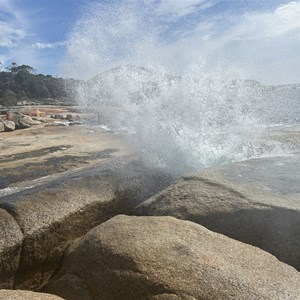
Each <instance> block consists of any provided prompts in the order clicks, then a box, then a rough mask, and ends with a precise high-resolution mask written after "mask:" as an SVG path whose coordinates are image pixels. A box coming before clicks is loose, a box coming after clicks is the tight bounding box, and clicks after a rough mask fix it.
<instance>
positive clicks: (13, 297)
mask: <svg viewBox="0 0 300 300" xmlns="http://www.w3.org/2000/svg"><path fill="white" fill-rule="evenodd" d="M0 300H63V298H60V297H58V296H54V295H50V294H44V293H34V292H30V291H20V290H14V291H12V290H0Z"/></svg>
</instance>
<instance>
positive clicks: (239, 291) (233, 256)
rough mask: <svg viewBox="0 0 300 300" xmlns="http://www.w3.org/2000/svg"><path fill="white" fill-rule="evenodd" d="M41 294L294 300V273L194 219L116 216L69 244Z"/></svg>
mask: <svg viewBox="0 0 300 300" xmlns="http://www.w3.org/2000/svg"><path fill="white" fill-rule="evenodd" d="M78 285H79V286H81V287H82V289H83V288H85V290H86V294H85V296H84V297H83V298H80V297H78V294H77V287H78ZM44 290H45V291H46V292H50V293H53V294H58V295H60V296H62V297H64V298H65V299H68V300H71V299H72V300H74V299H76V300H79V299H80V300H81V299H82V300H90V299H93V300H97V299H99V300H100V299H107V300H113V299H118V300H119V299H135V300H139V299H210V300H216V299H223V300H226V299H239V300H249V299H264V300H267V299H269V300H274V299H277V300H281V299H282V300H283V299H300V298H299V295H300V274H299V272H297V271H296V270H295V269H294V268H292V267H290V266H288V265H285V264H284V263H281V262H280V261H278V260H277V259H276V258H275V257H274V256H272V255H270V254H269V253H266V252H264V251H262V250H260V249H258V248H255V247H253V246H250V245H246V244H243V243H241V242H238V241H235V240H232V239H230V238H228V237H226V236H223V235H220V234H218V233H214V232H211V231H209V230H207V229H206V228H204V227H202V226H200V225H198V224H195V223H193V222H189V221H182V220H178V219H175V218H173V217H129V216H122V215H119V216H116V217H114V218H112V219H110V220H109V221H107V222H105V223H103V224H101V225H99V226H98V227H96V228H94V229H92V230H91V231H90V232H89V233H87V234H86V235H85V236H84V237H82V238H81V239H79V240H77V241H75V242H74V243H73V244H72V245H71V246H70V247H69V249H68V251H67V252H66V254H65V256H64V258H63V264H62V268H61V270H60V272H59V273H58V274H57V275H56V276H55V277H54V278H53V279H52V281H51V282H50V283H49V285H48V286H47V287H45V289H44ZM89 294H90V297H89V298H87V295H89Z"/></svg>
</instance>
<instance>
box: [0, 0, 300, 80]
mask: <svg viewBox="0 0 300 300" xmlns="http://www.w3.org/2000/svg"><path fill="white" fill-rule="evenodd" d="M125 6H126V7H127V8H126V9H125V8H124V7H125ZM106 7H108V8H109V7H110V8H111V7H113V8H112V9H110V10H109V9H107V8H106ZM128 7H129V8H128ZM132 7H134V9H133V10H134V13H131V10H132ZM118 8H120V9H119V10H118ZM121 8H122V9H121ZM140 15H142V16H140ZM122 18H123V19H125V20H126V22H125V21H124V20H123V19H122ZM141 18H142V19H143V20H144V24H143V26H142V27H143V28H142V29H141V28H140V27H141V23H139V21H138V20H140V19H141ZM120 19H122V20H123V21H122V22H121V21H120ZM145 20H146V21H145ZM137 24H139V25H137ZM103 27H107V28H108V29H110V30H108V29H106V28H105V29H104V28H103ZM121 27H122V28H121ZM150 27H151V29H150ZM141 35H142V36H143V38H142V39H143V44H142V43H140V42H138V41H135V40H134V39H139V38H140V37H141ZM120 36H121V37H120ZM125 40H126V43H125V45H124V41H125ZM127 44H130V45H131V47H132V45H134V47H135V49H142V50H140V52H139V53H138V54H137V52H136V51H135V52H134V56H135V58H139V59H135V60H132V59H131V60H130V59H129V58H130V55H128V53H129V52H130V53H131V55H132V56H133V52H132V49H130V48H129V46H128V45H127ZM96 45H97V47H96ZM154 45H155V46H154ZM89 48H91V51H89ZM92 50H93V51H92ZM112 53H113V54H112ZM141 53H143V55H142V54H141ZM199 53H201V55H200V54H199ZM299 53H300V0H296V1H290V0H123V1H122V0H110V1H109V0H98V1H97V0H0V62H1V63H2V65H0V67H1V68H2V69H3V68H4V67H7V66H8V65H9V64H10V63H11V62H16V63H17V64H28V65H31V66H33V67H34V68H35V69H36V70H37V72H38V73H44V74H51V75H54V76H66V75H69V76H73V75H74V73H75V72H76V74H79V73H81V72H80V71H78V70H79V69H78V67H77V68H74V70H71V71H70V72H66V71H65V70H64V67H63V66H65V65H66V62H67V63H68V64H74V65H76V66H79V62H82V61H86V65H87V70H88V71H91V70H92V73H95V72H96V69H97V70H101V71H103V70H105V69H106V68H109V67H112V66H114V64H120V63H126V62H128V61H132V62H135V63H139V64H143V61H144V60H145V61H146V60H148V61H150V60H152V61H157V62H159V61H160V60H161V61H162V63H164V62H167V61H168V63H169V65H170V66H172V67H174V71H178V70H180V69H183V67H184V66H186V65H189V64H190V62H191V61H201V60H202V61H206V65H208V64H209V65H210V66H212V65H214V66H215V69H218V68H219V69H220V68H221V69H223V70H225V69H227V70H228V69H233V68H236V69H238V70H241V72H242V73H243V74H244V76H245V77H247V78H251V79H257V80H260V81H263V82H265V83H276V84H277V83H293V82H300V76H299V72H300V56H299ZM97 55H98V56H99V58H97ZM125 56H126V59H124V57H125ZM103 57H105V59H104V58H103ZM171 57H172V59H171ZM100 58H101V59H100ZM89 65H90V67H89ZM93 65H97V68H94V69H95V70H93V68H92V66H93ZM100 65H101V67H99V66H100ZM82 74H83V75H82V76H83V77H88V76H89V75H90V76H91V75H94V74H85V75H84V72H82ZM77 77H80V76H77Z"/></svg>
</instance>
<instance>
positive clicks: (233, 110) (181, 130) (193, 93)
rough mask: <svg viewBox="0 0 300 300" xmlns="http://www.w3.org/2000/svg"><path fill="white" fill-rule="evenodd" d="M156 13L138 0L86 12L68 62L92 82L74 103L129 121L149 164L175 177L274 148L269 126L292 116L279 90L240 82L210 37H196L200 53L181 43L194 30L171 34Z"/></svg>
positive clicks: (101, 117)
mask: <svg viewBox="0 0 300 300" xmlns="http://www.w3.org/2000/svg"><path fill="white" fill-rule="evenodd" d="M150 2H151V1H150ZM158 18H160V17H157V16H156V17H154V16H153V14H152V13H151V11H149V10H144V11H141V7H140V5H139V4H137V3H136V2H134V1H128V2H126V3H123V4H120V3H119V2H118V1H116V2H113V3H112V4H110V5H108V4H97V5H95V4H94V5H93V6H92V7H89V8H88V9H87V10H86V11H85V13H84V17H82V18H81V19H80V20H79V21H78V23H77V25H76V26H75V29H74V31H73V32H72V33H71V35H70V41H69V44H68V55H67V57H66V62H65V68H64V70H65V73H66V75H68V76H73V77H76V75H78V74H80V76H81V77H82V78H85V79H89V80H88V81H86V82H84V83H82V84H81V85H80V86H78V87H76V98H77V102H78V104H79V105H81V106H82V107H83V108H85V109H86V110H88V111H90V112H92V113H96V114H97V115H98V121H99V122H100V123H101V124H102V123H105V124H107V125H109V126H110V127H112V128H115V129H121V128H126V129H127V130H128V131H129V132H131V134H128V135H127V137H128V140H129V142H130V143H131V145H133V147H134V148H135V149H136V150H138V151H141V152H142V153H143V154H144V158H145V160H146V161H147V162H148V163H151V164H156V165H158V164H160V165H164V166H167V167H169V168H170V169H171V170H172V171H173V172H175V173H177V174H181V173H182V172H186V171H189V170H194V169H199V168H203V167H207V166H213V165H218V164H223V163H227V162H232V161H239V160H244V159H248V158H252V157H258V156H260V155H266V153H268V154H270V151H271V150H270V145H268V146H266V142H265V141H263V136H264V131H265V128H266V127H268V125H270V124H272V123H274V122H275V123H279V122H282V121H283V120H284V118H288V119H289V120H290V111H291V109H290V110H289V111H287V110H286V106H285V105H284V103H282V97H280V95H281V92H282V90H280V91H279V92H278V91H277V92H276V91H274V88H273V87H265V86H262V85H260V84H259V83H257V82H255V81H249V80H248V81H245V80H242V79H238V78H240V77H241V73H242V72H241V69H238V68H237V66H234V65H233V66H231V67H228V66H227V67H226V68H225V65H226V64H225V65H224V64H223V62H221V63H220V61H219V60H218V61H216V55H217V53H218V51H216V49H215V47H212V45H211V44H210V43H209V42H205V40H203V39H202V40H201V39H200V38H199V39H198V42H201V41H202V42H203V43H202V44H204V45H202V46H201V49H202V51H201V53H199V52H197V51H196V49H195V48H192V47H191V48H189V47H187V45H185V43H188V42H189V41H191V39H190V38H191V37H190V36H188V37H183V38H181V39H178V37H177V38H175V37H173V36H172V33H170V32H169V34H168V35H167V33H168V30H169V27H168V24H167V23H164V22H162V21H161V19H160V20H158ZM172 22H173V27H174V24H175V23H176V21H172ZM174 22H175V23H174ZM176 24H177V25H178V23H176ZM176 24H175V25H176ZM193 34H194V35H195V32H194V33H193ZM166 35H167V36H168V39H169V40H168V41H166ZM183 45H184V46H183ZM218 64H219V65H218ZM137 66H142V67H137ZM104 70H108V71H105V72H103V71H104ZM225 70H226V71H225ZM237 70H238V71H237ZM172 74H177V75H172ZM77 77H78V76H77ZM90 78H91V79H90ZM274 95H275V96H274ZM276 97H277V98H278V99H277V100H278V101H279V102H280V103H281V104H282V105H281V107H280V109H279V108H278V105H276V104H274V99H275V98H276ZM278 101H277V102H278ZM277 104H278V103H277ZM292 106H293V105H292ZM282 107H285V110H284V111H283V110H282ZM293 109H294V108H293ZM271 148H272V151H273V152H274V147H271ZM275 148H276V147H275Z"/></svg>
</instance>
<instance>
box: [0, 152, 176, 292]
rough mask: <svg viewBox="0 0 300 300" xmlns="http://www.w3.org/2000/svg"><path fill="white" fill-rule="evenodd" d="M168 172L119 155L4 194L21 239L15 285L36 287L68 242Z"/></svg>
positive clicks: (122, 209) (162, 181) (155, 187)
mask: <svg viewBox="0 0 300 300" xmlns="http://www.w3.org/2000/svg"><path fill="white" fill-rule="evenodd" d="M169 183H170V177H168V176H166V174H164V173H163V172H161V171H159V170H151V169H147V168H146V167H145V166H143V165H142V164H141V163H140V162H138V161H136V160H133V159H130V158H120V159H115V160H111V161H110V162H107V163H102V164H101V165H100V166H98V167H97V168H96V167H95V168H94V169H91V170H84V171H81V172H77V173H75V174H74V175H73V176H71V177H66V178H59V179H57V180H55V181H53V182H50V184H48V185H44V186H40V187H38V188H36V189H32V190H25V191H24V192H22V193H19V194H17V195H15V194H14V195H10V196H6V197H3V198H2V200H0V207H1V208H4V209H6V210H7V211H8V212H9V213H10V214H11V215H12V216H13V217H14V218H15V220H16V221H17V223H18V224H19V226H20V228H21V230H22V232H23V234H24V243H23V247H22V256H21V260H20V266H19V269H18V272H17V274H16V278H15V285H14V286H15V288H20V289H28V290H38V289H40V287H41V286H43V285H44V284H45V283H46V282H47V281H48V279H49V278H50V277H51V276H52V275H53V273H54V272H55V271H56V269H57V268H58V267H59V264H60V261H61V257H62V254H63V252H64V250H65V248H66V247H67V245H68V243H69V242H70V241H72V240H74V239H76V238H78V237H80V236H82V235H84V234H85V233H86V232H87V231H89V230H90V229H91V228H93V227H95V226H97V225H98V224H100V223H102V222H104V221H106V220H107V219H109V218H111V217H112V216H114V215H116V214H120V213H129V212H130V211H131V210H132V209H133V208H134V207H135V206H136V205H137V204H140V203H141V202H142V201H144V200H145V199H147V198H148V197H150V196H151V195H153V194H154V193H155V192H158V191H159V190H162V189H163V188H165V187H166V186H167V185H168V184H169Z"/></svg>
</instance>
